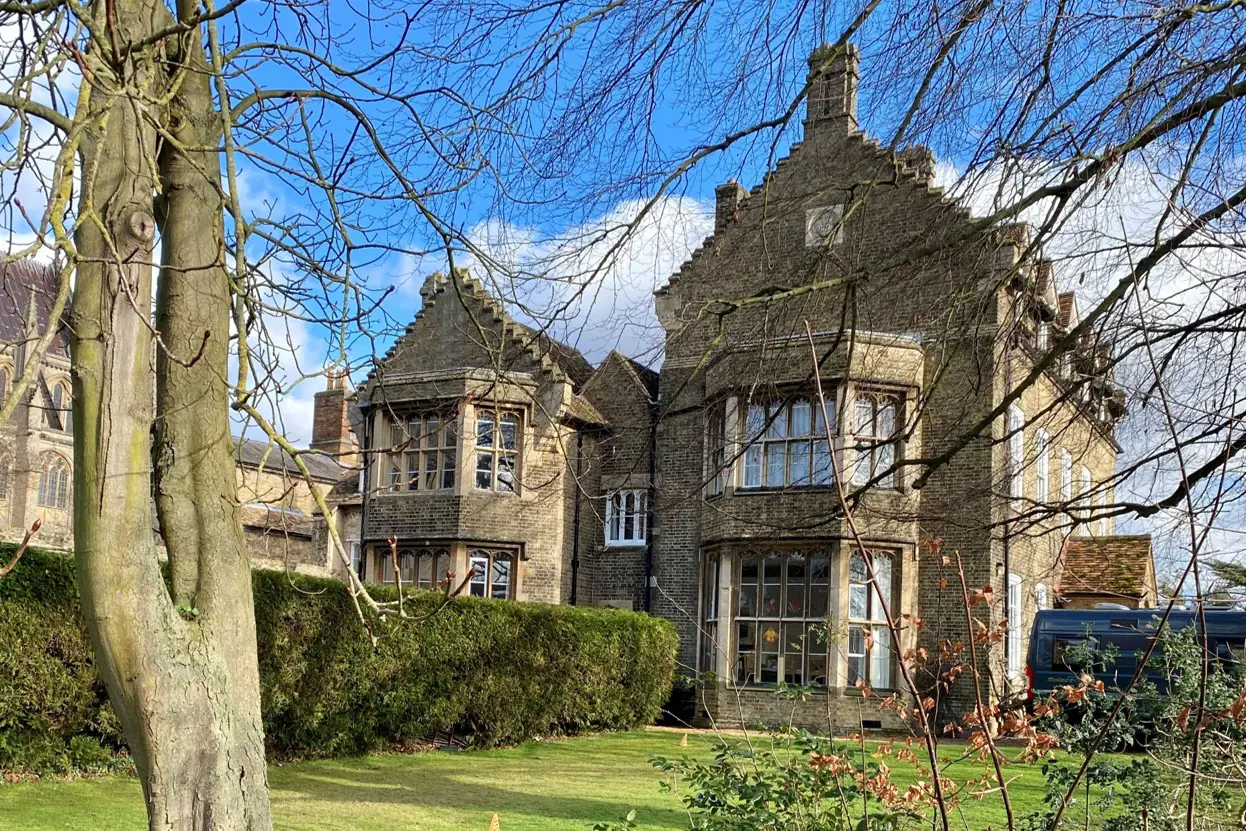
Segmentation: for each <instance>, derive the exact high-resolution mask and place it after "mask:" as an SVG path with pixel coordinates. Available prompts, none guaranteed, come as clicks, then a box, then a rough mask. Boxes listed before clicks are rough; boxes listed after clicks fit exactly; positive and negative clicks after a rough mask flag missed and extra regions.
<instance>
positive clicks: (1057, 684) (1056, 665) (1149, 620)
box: [1025, 609, 1246, 701]
mask: <svg viewBox="0 0 1246 831" xmlns="http://www.w3.org/2000/svg"><path fill="white" fill-rule="evenodd" d="M1162 615H1163V609H1042V610H1040V611H1039V612H1038V614H1036V615H1035V616H1034V627H1033V629H1031V630H1030V649H1029V653H1028V655H1027V656H1026V662H1025V674H1026V677H1027V679H1028V681H1029V698H1030V700H1031V701H1041V700H1043V699H1045V698H1047V697H1048V696H1049V695H1050V694H1051V693H1052V692H1053V691H1055V690H1057V689H1060V688H1061V687H1064V686H1065V685H1068V684H1073V685H1076V684H1077V683H1079V681H1080V679H1081V676H1082V674H1083V673H1085V672H1087V671H1088V669H1090V668H1088V667H1084V666H1079V661H1078V658H1079V656H1080V655H1082V654H1084V649H1079V648H1078V647H1084V646H1085V645H1086V644H1087V642H1088V641H1089V642H1090V644H1089V645H1090V646H1091V647H1093V648H1094V649H1096V650H1101V649H1105V648H1106V647H1107V646H1108V645H1112V646H1114V647H1115V648H1116V653H1117V654H1116V659H1115V660H1114V661H1113V662H1112V663H1111V664H1110V665H1109V666H1107V667H1101V668H1096V669H1098V670H1099V671H1097V672H1095V673H1093V674H1094V676H1095V678H1097V679H1099V680H1101V681H1103V683H1104V686H1105V687H1107V688H1108V689H1109V690H1112V689H1121V688H1123V687H1125V686H1127V685H1128V684H1129V681H1130V679H1131V678H1133V675H1134V672H1135V670H1137V668H1138V661H1139V660H1140V659H1141V658H1142V656H1143V655H1144V654H1145V653H1146V650H1147V647H1148V646H1149V645H1150V643H1151V641H1152V640H1153V639H1154V638H1155V635H1156V632H1157V631H1158V629H1159V622H1160V619H1161V617H1162ZM1206 615H1207V643H1208V647H1209V649H1210V651H1211V654H1212V657H1213V658H1214V659H1216V660H1220V661H1228V662H1242V661H1246V612H1237V611H1210V610H1209V611H1207V612H1206ZM1196 620H1197V618H1196V613H1195V612H1194V611H1192V610H1187V609H1174V610H1173V611H1172V613H1171V614H1170V615H1169V616H1168V626H1169V628H1171V629H1173V630H1180V629H1184V628H1186V627H1189V626H1194V625H1195V623H1196ZM1163 666H1164V663H1163V660H1162V657H1161V656H1160V655H1159V648H1158V647H1156V649H1155V651H1154V652H1152V653H1151V659H1150V660H1149V661H1148V662H1147V668H1146V673H1145V675H1144V679H1145V680H1147V681H1150V682H1151V683H1152V684H1154V685H1155V686H1156V687H1157V688H1158V689H1160V690H1162V689H1163V688H1164V687H1165V686H1166V679H1165V678H1164V677H1163Z"/></svg>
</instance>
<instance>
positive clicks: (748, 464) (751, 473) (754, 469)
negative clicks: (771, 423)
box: [744, 444, 761, 488]
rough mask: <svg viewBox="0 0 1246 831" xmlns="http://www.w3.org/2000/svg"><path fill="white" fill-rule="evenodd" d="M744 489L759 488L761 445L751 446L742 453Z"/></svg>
mask: <svg viewBox="0 0 1246 831" xmlns="http://www.w3.org/2000/svg"><path fill="white" fill-rule="evenodd" d="M744 487H746V488H759V487H761V445H757V444H754V445H751V446H750V447H749V448H748V450H746V451H744Z"/></svg>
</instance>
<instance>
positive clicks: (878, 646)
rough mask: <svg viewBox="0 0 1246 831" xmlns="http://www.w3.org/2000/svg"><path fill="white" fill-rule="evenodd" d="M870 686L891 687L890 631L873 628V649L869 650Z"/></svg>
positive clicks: (880, 627)
mask: <svg viewBox="0 0 1246 831" xmlns="http://www.w3.org/2000/svg"><path fill="white" fill-rule="evenodd" d="M870 686H872V687H879V688H882V689H887V688H889V687H891V630H890V629H888V628H887V627H886V626H875V627H874V647H873V649H871V650H870Z"/></svg>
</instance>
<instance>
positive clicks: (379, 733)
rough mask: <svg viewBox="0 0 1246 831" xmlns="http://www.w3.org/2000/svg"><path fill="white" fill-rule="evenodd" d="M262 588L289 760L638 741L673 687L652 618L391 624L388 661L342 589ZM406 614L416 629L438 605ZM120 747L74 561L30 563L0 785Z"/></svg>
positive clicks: (277, 738)
mask: <svg viewBox="0 0 1246 831" xmlns="http://www.w3.org/2000/svg"><path fill="white" fill-rule="evenodd" d="M253 587H254V590H255V610H256V623H257V629H258V632H259V656H260V682H261V686H262V692H263V713H264V729H265V732H266V734H267V740H268V748H269V752H270V754H272V756H274V757H275V758H288V757H293V756H326V755H346V754H354V753H362V752H365V751H367V750H371V749H374V748H379V747H385V746H390V745H393V744H395V743H403V742H411V741H418V740H420V739H424V738H427V737H429V736H431V735H433V734H434V733H439V732H444V731H454V732H455V733H456V734H457V735H458V736H460V737H462V738H464V739H465V740H467V741H469V742H471V743H473V744H478V745H492V744H511V743H515V742H520V741H523V740H525V739H528V738H531V737H533V736H540V735H552V734H566V733H576V732H581V731H585V730H615V729H627V728H631V727H636V726H638V725H642V724H646V723H649V722H650V721H652V720H653V719H654V718H655V717H656V716H657V713H658V710H659V708H660V706H661V705H662V703H663V702H664V701H665V700H666V697H667V694H668V692H669V691H670V687H671V678H672V675H673V673H674V667H675V652H676V647H677V641H676V636H675V633H674V630H673V627H671V625H670V624H669V623H668V622H666V621H664V620H661V619H658V618H652V617H648V616H646V615H642V614H636V613H632V612H623V611H618V610H614V609H598V608H583V607H578V608H577V607H571V606H547V605H541V604H534V603H508V602H505V601H494V600H484V599H480V598H473V597H463V598H458V599H456V600H455V601H454V602H453V603H451V604H449V605H448V606H447V607H446V608H444V609H442V610H441V611H439V612H437V613H436V614H435V615H433V616H432V617H431V618H430V619H428V620H424V621H423V622H418V623H417V622H411V621H407V622H394V623H390V624H387V625H385V624H377V626H376V633H377V635H378V637H379V641H378V643H377V645H376V647H375V648H374V647H373V645H372V642H371V640H370V639H369V637H368V635H367V633H366V632H365V631H364V629H363V627H362V626H361V625H360V623H359V620H358V616H357V614H356V612H355V608H354V605H353V604H352V603H351V600H350V597H349V595H348V594H347V592H346V588H345V586H344V585H342V584H341V583H338V582H336V581H332V580H318V579H313V578H306V577H297V578H291V577H289V576H287V575H286V574H283V573H280V572H270V571H259V570H257V571H255V572H254V574H253ZM390 592H392V590H389V589H381V590H378V593H379V594H383V595H385V596H386V597H392V594H391V593H390ZM408 601H409V602H408V604H407V609H408V612H409V613H410V614H412V615H414V616H416V617H417V619H418V618H419V617H420V616H423V615H427V614H428V613H429V612H431V611H432V610H433V609H434V608H435V607H436V606H437V605H438V603H439V597H438V596H436V595H433V594H431V593H427V592H416V593H415V594H413V595H411V596H409V597H408ZM122 747H123V742H122V738H121V734H120V729H119V725H118V724H117V719H116V717H115V716H114V715H113V712H112V710H111V708H110V707H109V705H108V702H107V699H106V696H105V694H104V689H103V685H102V684H101V683H100V682H99V679H98V678H97V677H96V674H95V670H94V667H93V665H92V660H91V653H90V644H89V640H88V638H87V634H86V630H85V628H84V627H83V625H82V622H81V619H80V617H79V611H78V593H77V587H76V585H75V583H74V566H73V560H72V559H71V558H69V557H66V556H64V555H61V554H56V553H50V552H44V551H38V550H31V551H28V552H27V553H26V555H25V556H24V557H23V559H22V562H21V563H20V565H19V566H18V568H17V569H16V570H15V571H14V572H13V573H12V574H10V575H9V576H8V577H7V578H5V579H4V580H2V581H0V770H32V771H37V772H43V771H55V772H67V771H70V770H74V769H93V768H99V767H106V766H108V765H109V764H110V763H111V761H110V760H113V759H114V753H115V752H116V751H118V750H120V749H121V748H122Z"/></svg>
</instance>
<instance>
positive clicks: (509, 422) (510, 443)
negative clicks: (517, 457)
mask: <svg viewBox="0 0 1246 831" xmlns="http://www.w3.org/2000/svg"><path fill="white" fill-rule="evenodd" d="M518 432H519V419H518V418H516V417H515V416H513V415H504V416H502V449H504V450H514V449H515V436H516V435H517V434H518Z"/></svg>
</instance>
